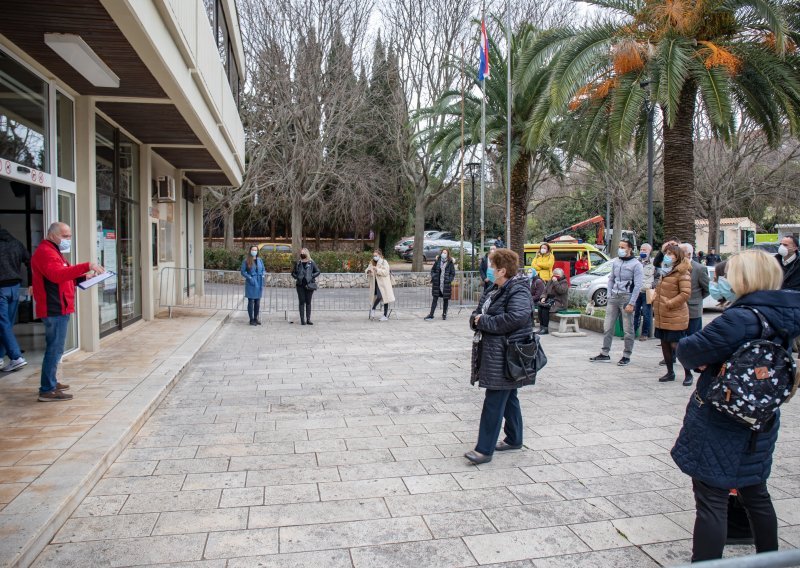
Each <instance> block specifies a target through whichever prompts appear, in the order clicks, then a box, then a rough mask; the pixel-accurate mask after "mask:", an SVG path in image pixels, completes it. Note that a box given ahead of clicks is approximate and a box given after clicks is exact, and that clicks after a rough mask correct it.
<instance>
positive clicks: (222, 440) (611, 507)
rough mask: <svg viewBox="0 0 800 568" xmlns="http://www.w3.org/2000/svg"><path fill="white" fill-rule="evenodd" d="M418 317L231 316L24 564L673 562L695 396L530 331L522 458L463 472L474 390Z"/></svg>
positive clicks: (795, 469) (686, 531)
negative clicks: (532, 365)
mask: <svg viewBox="0 0 800 568" xmlns="http://www.w3.org/2000/svg"><path fill="white" fill-rule="evenodd" d="M454 311H455V310H454ZM422 316H423V314H401V316H400V318H399V319H393V320H392V321H390V322H386V323H377V322H370V321H367V319H366V311H365V312H362V313H359V314H342V313H324V314H320V315H319V317H317V318H316V319H315V325H314V326H313V327H308V326H306V327H301V326H299V325H297V324H290V323H288V322H286V321H284V320H283V316H282V314H281V315H280V316H276V315H272V316H270V317H269V318H266V319H265V321H264V325H263V326H262V327H257V328H254V327H250V326H248V325H247V319H246V315H245V314H242V313H239V314H236V315H235V316H234V317H232V318H231V319H230V320H229V321H228V322H227V323H226V324H224V325H223V326H222V327H221V328H220V330H219V331H218V332H217V333H216V335H215V336H214V337H213V338H212V339H211V340H210V341H209V342H208V343H207V344H206V346H205V347H204V348H203V349H202V350H201V351H200V352H199V353H198V354H197V355H196V356H195V357H194V358H193V361H192V363H191V365H190V366H189V367H188V368H187V370H186V371H185V373H184V375H183V377H182V379H181V380H180V381H179V382H178V383H177V385H176V386H175V387H174V388H173V389H172V391H171V392H170V393H169V394H168V395H167V397H166V398H165V399H164V400H163V402H162V403H161V404H160V406H159V407H158V408H157V409H156V410H155V411H154V413H153V414H152V416H151V417H150V418H149V420H148V421H147V422H146V423H145V424H144V425H143V426H142V428H141V429H140V430H139V432H138V434H137V435H136V436H135V437H134V438H133V440H132V441H131V443H130V444H129V445H128V446H127V447H126V448H125V449H124V450H123V451H122V453H121V454H120V455H119V457H118V459H117V460H116V461H115V462H114V463H113V464H111V465H110V467H109V468H108V471H107V472H106V473H105V475H104V476H103V478H102V479H100V480H99V482H98V483H97V484H96V485H95V486H94V487H93V489H91V491H90V492H89V494H88V496H87V497H86V498H85V499H83V501H82V503H80V505H79V506H78V507H77V509H75V511H74V513H73V514H72V516H71V518H69V519H68V520H67V521H66V522H65V523H64V524H63V526H62V527H61V529H60V530H59V531H58V532H57V534H56V535H55V537H54V538H53V539H52V542H51V543H50V544H49V545H48V546H47V547H46V548H45V549H44V551H43V552H42V553H41V554H40V555H39V557H38V559H37V560H36V562H35V565H36V566H39V567H45V566H48V567H49V566H53V567H56V566H57V567H70V566H75V567H85V566H129V565H170V566H186V567H189V566H197V567H207V568H218V567H219V568H222V567H227V568H245V567H256V566H262V567H290V566H291V567H294V566H297V567H301V566H302V567H305V566H310V567H315V568H338V567H356V568H365V567H373V566H374V567H382V568H384V567H385V568H394V567H406V566H408V567H414V568H423V567H457V566H477V565H481V566H486V565H493V566H505V567H509V568H510V567H515V568H516V567H523V566H524V567H528V568H531V567H534V566H535V567H538V568H545V567H546V568H556V567H558V568H566V567H576V568H577V567H580V568H586V567H592V566H598V567H605V566H613V567H615V568H623V567H636V568H647V567H650V566H659V565H663V566H670V565H676V564H681V563H682V562H686V561H688V558H689V549H690V545H691V527H692V523H693V519H694V513H693V507H694V504H693V498H692V494H691V490H690V484H689V480H688V478H687V477H686V476H684V475H683V474H682V473H680V472H679V471H678V470H677V469H676V468H675V466H674V464H673V463H672V460H671V458H670V456H669V448H670V447H671V446H672V443H673V441H674V439H675V437H676V435H677V432H678V428H679V425H680V421H681V418H682V416H683V410H684V406H685V403H686V401H687V398H688V396H689V394H690V392H691V390H690V389H688V388H686V387H683V386H681V384H680V382H675V383H671V384H659V383H658V382H656V378H657V376H659V374H660V373H661V372H663V368H660V367H659V366H658V361H659V359H660V349H659V348H658V346H657V341H649V342H646V343H639V342H637V344H636V348H635V352H634V356H633V362H632V364H631V365H630V366H629V367H627V368H618V367H617V366H616V365H608V364H606V365H594V366H593V365H591V364H590V363H589V362H588V357H589V356H591V355H594V354H596V353H597V352H598V349H599V346H600V341H601V338H600V336H599V335H597V334H593V333H589V334H588V336H587V337H583V338H570V339H558V338H554V337H552V336H548V337H545V338H544V339H543V344H544V346H545V349H546V351H547V355H548V356H549V361H550V362H549V364H548V366H547V367H546V369H545V370H544V372H543V373H542V374H541V375H540V377H539V382H538V384H537V385H536V386H534V387H528V388H525V389H523V390H522V391H520V398H521V399H522V405H523V414H524V418H525V427H526V428H525V449H524V450H522V451H518V452H507V453H504V454H496V455H495V459H494V461H493V462H491V463H489V464H485V465H481V466H477V467H476V466H473V465H470V464H469V463H468V462H467V461H466V460H465V459H464V458H463V453H464V452H465V451H466V450H468V449H472V448H473V447H474V443H475V439H476V435H477V430H478V421H479V417H480V410H481V402H482V398H483V391H481V390H479V389H477V388H475V387H471V386H470V385H469V371H468V367H469V349H470V344H471V333H470V331H469V329H468V326H467V314H466V312H464V313H461V314H456V313H452V314H451V317H450V319H448V320H447V321H442V320H441V319H437V320H435V321H434V322H424V321H423V320H422ZM620 351H621V342H615V345H614V349H613V350H612V356H617V357H618V356H619V355H620ZM76 394H79V393H76ZM798 410H800V402H797V401H795V402H792V403H791V404H790V405H789V406H788V407H787V409H786V412H785V415H784V416H785V419H784V422H783V427H782V429H781V436H780V442H779V445H778V449H777V450H776V461H775V466H774V468H773V475H772V479H771V488H772V494H773V497H774V498H775V499H776V502H775V504H776V509H777V511H778V517H779V520H780V525H781V528H780V536H781V539H782V546H783V547H792V546H797V545H799V544H800V483H798V482H799V481H800V445H798V444H797V440H798V438H800V427H798V426H797V424H796V422H795V419H796V417H797V416H798ZM42 412H45V409H42ZM750 552H752V548H751V547H746V546H744V547H729V549H728V550H727V554H743V553H750Z"/></svg>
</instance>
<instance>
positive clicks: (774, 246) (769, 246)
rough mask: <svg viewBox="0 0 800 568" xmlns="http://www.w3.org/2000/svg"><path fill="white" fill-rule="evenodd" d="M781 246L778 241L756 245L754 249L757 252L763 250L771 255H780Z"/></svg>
mask: <svg viewBox="0 0 800 568" xmlns="http://www.w3.org/2000/svg"><path fill="white" fill-rule="evenodd" d="M779 246H781V243H779V242H778V241H772V242H767V243H756V244H754V245H753V247H752V248H753V249H755V250H763V251H764V252H766V253H769V254H778V247H779Z"/></svg>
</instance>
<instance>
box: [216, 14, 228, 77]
mask: <svg viewBox="0 0 800 568" xmlns="http://www.w3.org/2000/svg"><path fill="white" fill-rule="evenodd" d="M217 47H218V48H219V58H220V60H221V61H222V66H223V67H224V68H225V72H226V73H227V72H228V22H227V21H226V19H225V12H224V11H223V10H222V7H221V6H220V9H219V10H217Z"/></svg>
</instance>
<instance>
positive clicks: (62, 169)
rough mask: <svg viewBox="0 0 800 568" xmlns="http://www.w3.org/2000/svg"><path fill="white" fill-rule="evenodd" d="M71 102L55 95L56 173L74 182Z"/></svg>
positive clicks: (73, 133) (73, 132)
mask: <svg viewBox="0 0 800 568" xmlns="http://www.w3.org/2000/svg"><path fill="white" fill-rule="evenodd" d="M72 109H73V104H72V101H71V100H70V99H69V97H67V96H66V95H63V94H61V93H58V92H57V93H56V172H57V175H58V177H61V178H64V179H68V180H70V181H75V117H74V114H73V110H72Z"/></svg>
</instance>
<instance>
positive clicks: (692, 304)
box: [680, 243, 711, 387]
mask: <svg viewBox="0 0 800 568" xmlns="http://www.w3.org/2000/svg"><path fill="white" fill-rule="evenodd" d="M680 248H681V250H682V251H683V252H684V254H685V255H686V258H692V256H693V253H694V247H693V246H692V245H690V244H689V243H682V244H681V245H680ZM710 281H711V279H710V278H709V277H708V270H707V269H706V267H705V266H703V265H702V264H700V263H699V262H697V261H696V260H693V261H692V295H691V296H690V297H689V329H688V331H687V335H692V334H693V333H697V332H698V331H700V330H701V329H703V300H705V299H706V298H707V297H708V294H709V291H708V287H709V284H710ZM693 381H694V377H693V376H692V370H691V369H690V368H685V369H684V379H683V386H685V387H688V386H691V385H692V382H693Z"/></svg>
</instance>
